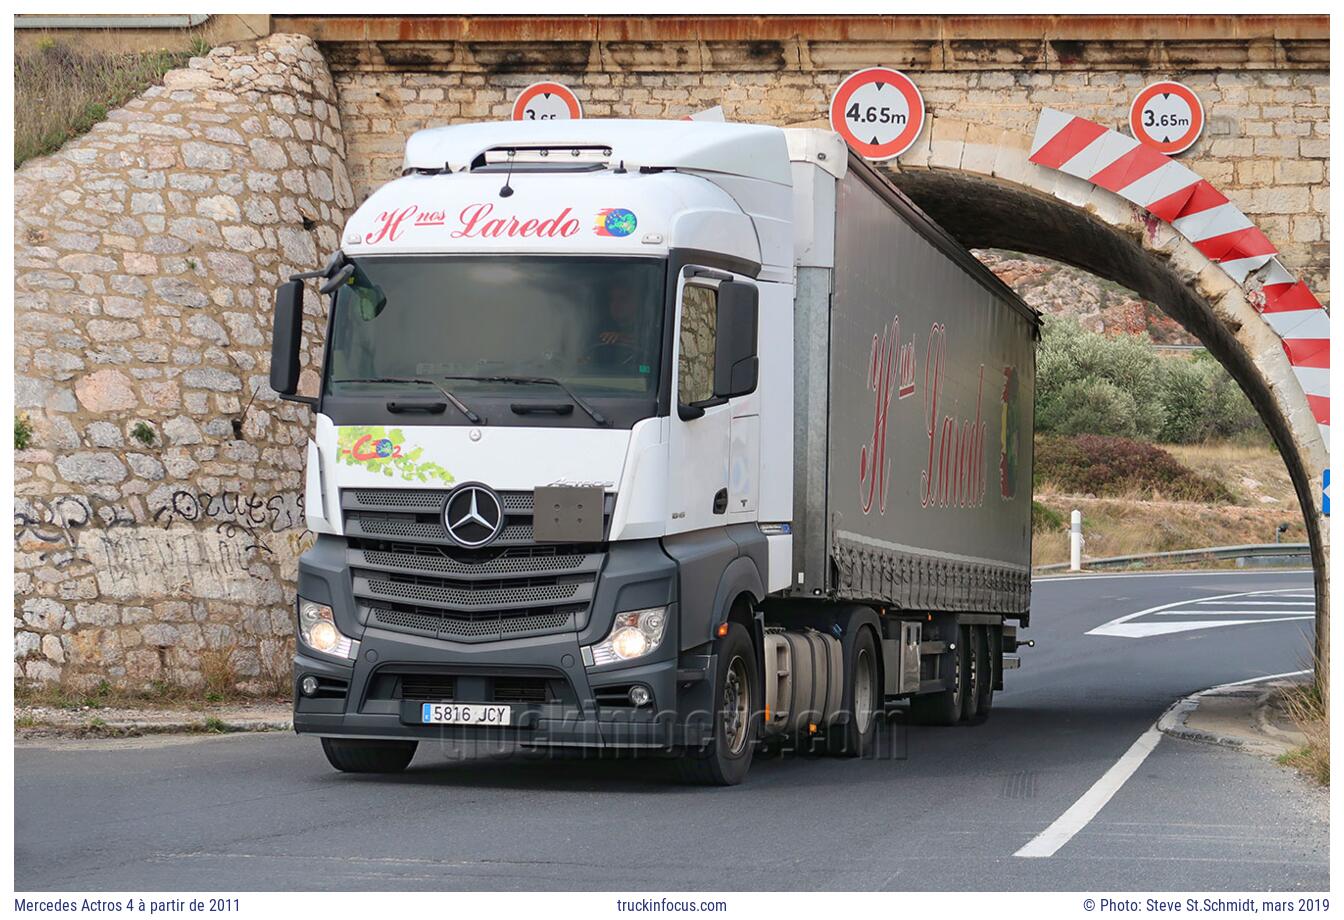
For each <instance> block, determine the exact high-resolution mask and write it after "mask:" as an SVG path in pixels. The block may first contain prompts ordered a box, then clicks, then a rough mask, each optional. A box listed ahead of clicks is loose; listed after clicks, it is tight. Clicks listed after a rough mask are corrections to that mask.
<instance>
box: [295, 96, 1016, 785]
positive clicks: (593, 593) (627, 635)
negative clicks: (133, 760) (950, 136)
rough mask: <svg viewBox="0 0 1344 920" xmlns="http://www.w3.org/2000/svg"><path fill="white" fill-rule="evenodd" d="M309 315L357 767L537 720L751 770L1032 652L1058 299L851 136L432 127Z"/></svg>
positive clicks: (321, 585) (305, 317) (927, 713)
mask: <svg viewBox="0 0 1344 920" xmlns="http://www.w3.org/2000/svg"><path fill="white" fill-rule="evenodd" d="M306 284H309V285H312V286H314V287H316V288H318V289H319V291H320V295H321V297H323V298H325V299H322V300H319V299H317V298H314V297H311V296H310V297H309V299H308V306H307V312H305V306H304V296H303V295H304V286H305V285H306ZM274 324H275V325H274V342H273V347H274V352H273V355H272V366H271V386H272V388H273V389H274V390H275V391H276V392H277V393H278V394H280V395H281V396H282V397H284V398H288V399H294V400H300V401H303V402H306V403H308V404H309V405H311V406H312V408H313V412H314V417H315V430H314V432H313V435H312V439H311V441H310V442H309V444H308V459H307V474H306V493H305V502H306V514H307V525H308V528H309V529H310V530H311V531H312V533H313V534H314V535H315V540H314V543H313V545H312V547H311V549H309V550H308V551H307V552H306V553H304V555H303V556H302V558H301V559H300V561H299V571H298V598H297V611H296V615H297V643H296V644H297V651H296V655H295V659H294V727H295V730H296V731H298V732H299V733H302V734H311V735H316V736H319V737H320V738H321V740H322V745H323V747H324V749H325V752H326V755H327V757H328V759H329V760H330V762H331V763H332V765H333V766H335V767H336V768H337V769H339V770H345V771H370V772H385V771H395V770H401V769H403V768H405V767H406V766H407V765H408V764H409V762H410V760H411V758H412V756H413V755H414V753H415V751H416V747H417V744H419V743H421V742H426V741H434V742H440V741H452V742H454V743H455V744H471V743H472V742H483V741H486V740H488V739H505V740H507V741H508V742H509V743H510V744H514V745H517V746H522V747H525V748H556V747H583V748H604V749H613V748H616V749H637V750H643V751H649V752H660V753H662V754H665V755H667V756H671V757H676V758H678V759H679V761H680V763H681V765H682V766H683V767H684V769H685V772H686V773H687V774H688V776H689V777H691V778H692V779H694V780H697V781H703V782H707V783H713V784H734V783H738V782H740V781H741V780H742V779H743V777H744V776H745V775H746V773H747V770H748V767H749V765H750V763H751V760H752V756H753V752H754V751H755V750H756V749H757V748H758V747H765V746H768V745H769V744H770V743H771V740H772V739H801V741H802V742H804V743H806V744H808V745H810V746H812V747H813V748H820V749H821V750H823V751H828V752H830V753H832V754H835V755H837V756H851V757H852V756H859V755H863V754H864V753H865V752H867V751H869V750H871V749H872V746H873V744H874V739H875V737H876V735H877V732H878V728H879V724H880V723H881V722H882V720H883V719H884V718H885V717H886V715H887V713H888V712H889V710H890V709H891V708H893V707H894V706H895V705H896V704H898V703H900V702H901V701H908V710H909V715H908V718H909V719H910V720H912V721H913V722H915V723H917V724H936V725H951V724H954V723H958V722H978V721H981V720H983V719H985V718H986V717H987V716H988V715H989V711H990V706H991V703H992V702H993V698H994V691H995V690H996V689H1001V688H1002V686H1003V676H1004V672H1005V671H1006V670H1009V669H1011V668H1013V667H1016V666H1017V665H1018V663H1019V659H1018V658H1017V657H1016V656H1015V655H1014V654H1013V653H1014V652H1016V651H1017V650H1018V647H1019V644H1026V643H1025V642H1024V641H1020V640H1019V638H1018V629H1019V628H1021V627H1025V626H1026V625H1027V623H1028V617H1029V603H1030V593H1031V583H1030V561H1031V473H1032V471H1031V461H1032V426H1033V416H1032V403H1033V387H1034V372H1035V356H1034V347H1035V341H1036V339H1037V338H1038V327H1039V320H1038V316H1037V314H1036V313H1035V312H1034V311H1033V310H1032V309H1031V308H1029V307H1028V306H1027V305H1026V304H1024V303H1023V301H1022V300H1021V299H1020V298H1018V297H1017V296H1016V295H1015V294H1014V293H1013V292H1012V291H1011V290H1010V289H1009V288H1007V287H1006V286H1005V285H1004V284H1003V283H1001V282H1000V281H999V280H998V279H997V278H995V276H994V275H993V274H991V273H990V272H989V271H988V270H986V269H985V268H984V267H983V266H982V265H981V264H980V263H979V262H977V261H976V259H975V258H974V257H973V256H972V255H971V253H970V252H968V251H967V250H966V249H965V248H964V247H963V246H961V245H960V244H958V243H957V242H956V241H955V240H954V239H952V238H951V237H950V236H949V235H948V234H947V233H945V232H944V231H943V230H941V229H940V228H939V227H938V226H937V225H935V224H934V223H933V222H932V221H931V220H930V219H929V218H928V217H927V216H926V215H925V214H924V213H923V212H921V211H920V210H919V209H918V208H917V207H916V206H915V205H914V204H913V203H912V202H911V201H909V200H908V199H907V198H906V197H905V196H904V195H902V194H901V192H900V191H898V190H897V189H896V188H895V187H894V186H893V185H892V184H891V183H890V182H888V181H887V180H886V179H885V178H884V177H883V176H882V175H880V174H879V173H878V172H877V171H876V170H875V169H874V168H872V167H871V166H870V165H868V164H867V163H866V162H864V161H863V160H862V159H860V158H859V157H857V156H855V155H854V154H852V153H851V152H850V151H849V150H848V149H847V148H846V146H845V144H844V143H843V141H842V140H841V139H840V137H839V136H838V135H836V134H833V133H830V132H827V131H821V130H790V129H780V128H776V127H768V126H759V125H742V124H722V123H717V124H716V123H708V122H675V121H666V122H660V121H635V120H631V121H625V120H581V121H548V122H525V123H524V122H519V123H489V124H468V125H458V126H452V127H443V128H433V129H428V130H424V131H420V132H418V133H417V134H415V135H413V136H412V137H411V138H410V139H409V141H408V143H407V145H406V151H405V164H404V169H403V172H402V175H401V177H400V178H397V179H395V180H394V181H391V182H389V183H387V184H386V185H384V186H382V187H381V188H379V189H378V190H377V191H375V192H374V193H373V194H372V195H371V196H370V197H369V198H368V200H367V201H365V202H364V203H363V204H362V205H361V206H360V207H359V208H358V210H357V211H356V212H355V214H354V215H353V216H352V217H351V218H350V220H349V223H348V224H347V226H346V228H345V230H344V233H343V236H342V240H341V249H340V251H339V252H337V253H335V254H334V255H333V256H332V258H331V260H330V261H329V262H328V263H327V265H326V267H325V268H321V269H317V270H314V271H311V272H305V273H303V274H300V275H296V276H295V277H294V278H292V279H291V280H290V281H289V282H287V283H285V284H283V285H281V287H280V288H279V290H278V292H277V298H276V312H275V318H274ZM324 330H325V337H324V339H323V340H322V352H321V354H322V359H321V366H320V368H313V370H314V371H316V372H318V376H319V377H320V392H319V393H318V394H317V395H316V396H315V397H314V396H302V395H299V394H298V392H297V391H298V381H299V375H300V370H301V366H302V364H303V361H302V359H301V358H300V355H301V354H304V353H306V350H305V349H304V348H302V347H301V346H302V345H303V342H302V339H303V337H304V336H305V335H307V336H308V344H309V347H310V348H313V349H314V352H315V345H316V341H317V338H316V337H318V336H320V335H322V334H323V331H324Z"/></svg>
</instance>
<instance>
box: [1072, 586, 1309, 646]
mask: <svg viewBox="0 0 1344 920" xmlns="http://www.w3.org/2000/svg"><path fill="white" fill-rule="evenodd" d="M1283 590H1284V589H1282V588H1280V589H1277V590H1267V591H1240V592H1237V593H1235V594H1219V595H1215V596H1214V597H1204V598H1191V599H1189V600H1183V601H1171V602H1170V603H1166V604H1158V605H1157V606H1155V607H1147V608H1145V609H1143V610H1139V611H1136V612H1134V613H1127V614H1125V615H1124V616H1122V617H1116V618H1115V619H1114V620H1110V621H1109V622H1106V623H1103V624H1101V625H1100V626H1098V627H1097V628H1096V629H1091V630H1088V632H1087V633H1086V635H1089V636H1111V637H1115V638H1122V639H1147V638H1150V637H1152V636H1166V635H1170V634H1172V633H1178V632H1188V631H1190V630H1196V629H1215V628H1217V627H1219V626H1240V625H1245V624H1253V623H1283V622H1286V621H1291V620H1309V619H1312V618H1313V617H1314V614H1309V613H1306V611H1303V610H1292V611H1282V612H1284V613H1292V614H1297V615H1295V616H1280V615H1275V616H1273V618H1272V619H1261V620H1255V619H1249V618H1247V617H1249V616H1250V615H1259V614H1271V613H1273V614H1278V613H1280V611H1267V610H1266V611H1260V610H1226V609H1223V610H1182V609H1181V608H1185V607H1189V605H1191V604H1199V603H1217V602H1220V601H1227V602H1231V603H1245V602H1244V601H1239V600H1237V599H1238V598H1257V597H1264V598H1272V599H1273V600H1272V601H1270V602H1271V603H1275V604H1279V603H1282V601H1281V600H1280V599H1279V598H1280V596H1281V594H1282V592H1283ZM1164 611H1172V612H1173V613H1187V614H1189V613H1198V614H1201V615H1203V616H1227V615H1232V616H1240V617H1242V619H1236V620H1174V621H1173V620H1168V621H1166V622H1161V621H1159V622H1146V623H1135V622H1133V621H1134V620H1137V619H1138V618H1139V617H1142V616H1147V615H1148V614H1157V615H1162V614H1163V613H1164ZM1168 615H1171V614H1168Z"/></svg>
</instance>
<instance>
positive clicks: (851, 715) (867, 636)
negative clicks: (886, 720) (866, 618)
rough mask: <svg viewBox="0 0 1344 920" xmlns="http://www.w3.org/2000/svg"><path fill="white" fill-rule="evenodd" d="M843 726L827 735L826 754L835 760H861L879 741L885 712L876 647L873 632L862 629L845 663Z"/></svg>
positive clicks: (831, 729)
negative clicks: (844, 714)
mask: <svg viewBox="0 0 1344 920" xmlns="http://www.w3.org/2000/svg"><path fill="white" fill-rule="evenodd" d="M841 711H842V712H844V713H846V715H847V718H846V719H845V721H844V722H841V723H839V724H837V725H834V726H832V727H831V728H830V729H829V730H828V731H827V732H826V750H827V753H829V754H830V755H831V756H832V757H862V756H863V755H864V754H866V753H867V752H868V751H870V750H872V748H873V745H874V743H875V741H876V740H877V730H878V724H879V723H880V722H881V721H882V714H883V712H884V711H885V707H884V705H883V692H882V678H881V674H880V672H879V670H878V664H877V643H875V642H874V641H873V633H872V630H870V629H863V628H860V629H859V632H858V635H857V636H855V637H854V643H853V645H852V646H851V647H850V656H849V658H847V659H846V661H845V696H844V702H843V703H842V706H841Z"/></svg>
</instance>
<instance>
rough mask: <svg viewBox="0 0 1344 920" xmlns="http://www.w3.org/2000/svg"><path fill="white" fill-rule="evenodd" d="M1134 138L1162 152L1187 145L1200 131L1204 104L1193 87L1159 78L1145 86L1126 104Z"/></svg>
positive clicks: (1177, 150)
mask: <svg viewBox="0 0 1344 920" xmlns="http://www.w3.org/2000/svg"><path fill="white" fill-rule="evenodd" d="M1129 130H1130V132H1131V133H1132V134H1133V135H1134V138H1135V139H1136V140H1138V141H1139V142H1140V143H1143V144H1145V145H1147V146H1149V147H1152V148H1153V149H1154V150H1157V151H1160V152H1162V153H1165V154H1169V155H1170V154H1173V153H1180V152H1181V151H1182V150H1185V149H1187V148H1189V146H1190V145H1191V144H1193V143H1194V142H1195V141H1196V140H1197V139H1198V138H1199V133H1200V132H1201V131H1203V130H1204V107H1203V106H1202V105H1200V104H1199V97H1198V96H1196V95H1195V92H1194V90H1192V89H1191V88H1190V87H1188V86H1186V85H1185V84H1183V83H1175V82H1173V81H1171V80H1163V81H1161V82H1159V83H1153V84H1151V85H1149V86H1145V87H1144V88H1143V89H1142V90H1141V91H1140V92H1139V94H1138V95H1137V96H1135V97H1134V104H1133V105H1131V106H1130V107H1129Z"/></svg>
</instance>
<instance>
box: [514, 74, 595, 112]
mask: <svg viewBox="0 0 1344 920" xmlns="http://www.w3.org/2000/svg"><path fill="white" fill-rule="evenodd" d="M582 117H583V109H582V108H581V107H580V106H579V97H578V96H576V95H574V90H572V89H570V88H569V87H568V86H564V85H563V84H560V83H550V82H542V83H533V84H532V85H531V86H529V87H527V88H526V89H524V90H523V91H522V92H521V93H519V94H518V98H517V99H515V100H514V102H513V120H514V121H556V120H559V119H563V118H582Z"/></svg>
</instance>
